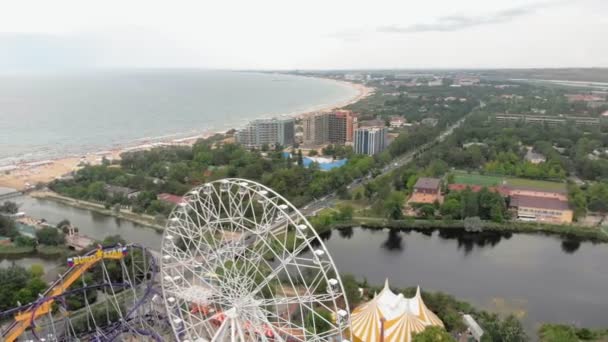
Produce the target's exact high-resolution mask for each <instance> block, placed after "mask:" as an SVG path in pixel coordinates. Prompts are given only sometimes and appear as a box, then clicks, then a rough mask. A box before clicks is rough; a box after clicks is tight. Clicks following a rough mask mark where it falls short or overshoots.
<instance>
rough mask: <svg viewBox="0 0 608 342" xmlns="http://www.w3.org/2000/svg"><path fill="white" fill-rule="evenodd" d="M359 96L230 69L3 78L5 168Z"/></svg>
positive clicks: (318, 83)
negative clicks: (21, 162) (12, 164)
mask: <svg viewBox="0 0 608 342" xmlns="http://www.w3.org/2000/svg"><path fill="white" fill-rule="evenodd" d="M356 94H357V91H356V90H355V89H353V88H352V87H349V86H347V85H343V84H339V83H336V82H332V81H329V80H322V79H314V78H305V77H298V76H289V75H277V74H263V73H249V72H231V71H201V70H132V71H129V70H124V71H104V72H82V73H71V74H46V75H19V76H0V165H7V164H11V163H15V162H19V161H29V160H41V159H47V158H54V157H59V156H67V155H77V154H82V153H85V152H91V151H99V150H107V149H111V148H116V147H118V146H135V145H138V144H142V143H144V142H150V141H158V140H160V139H172V138H180V137H189V136H194V135H197V134H201V133H205V132H209V131H220V130H226V129H229V128H237V127H241V126H243V125H244V124H246V123H247V121H249V120H251V119H254V118H260V117H268V116H273V115H280V114H289V113H295V112H303V111H307V110H312V109H315V108H320V107H322V106H325V105H328V104H334V103H340V102H343V101H346V100H349V99H351V98H353V97H354V96H355V95H356Z"/></svg>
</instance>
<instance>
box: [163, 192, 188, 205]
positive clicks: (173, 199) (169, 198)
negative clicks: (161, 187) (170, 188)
mask: <svg viewBox="0 0 608 342" xmlns="http://www.w3.org/2000/svg"><path fill="white" fill-rule="evenodd" d="M157 197H158V199H159V200H161V201H164V202H168V203H173V204H181V203H183V202H184V198H183V197H181V196H177V195H173V194H167V193H162V194H158V196H157Z"/></svg>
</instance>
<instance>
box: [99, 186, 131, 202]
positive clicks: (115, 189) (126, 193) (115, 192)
mask: <svg viewBox="0 0 608 342" xmlns="http://www.w3.org/2000/svg"><path fill="white" fill-rule="evenodd" d="M103 189H104V190H105V191H106V192H107V193H108V194H109V195H110V196H112V197H118V196H122V197H126V198H128V199H131V198H135V197H137V195H139V191H137V190H134V189H131V188H127V187H124V186H116V185H110V184H105V185H104V186H103Z"/></svg>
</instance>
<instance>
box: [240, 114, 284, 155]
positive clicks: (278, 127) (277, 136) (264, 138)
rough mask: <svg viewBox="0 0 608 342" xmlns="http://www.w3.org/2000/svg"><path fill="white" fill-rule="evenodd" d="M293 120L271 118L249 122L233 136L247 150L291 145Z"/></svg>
mask: <svg viewBox="0 0 608 342" xmlns="http://www.w3.org/2000/svg"><path fill="white" fill-rule="evenodd" d="M294 133H295V129H294V119H293V118H272V119H258V120H253V121H251V122H250V123H249V124H248V125H247V126H246V127H245V128H243V129H242V130H239V131H238V132H236V134H235V140H236V142H237V143H239V144H242V145H244V146H245V147H247V148H260V147H262V146H263V145H269V146H271V145H276V144H280V145H282V146H287V145H293V142H294Z"/></svg>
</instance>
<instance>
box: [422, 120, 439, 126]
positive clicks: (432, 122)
mask: <svg viewBox="0 0 608 342" xmlns="http://www.w3.org/2000/svg"><path fill="white" fill-rule="evenodd" d="M420 122H421V123H422V124H423V125H426V126H431V127H435V126H437V123H438V122H439V120H437V119H435V118H424V119H422V121H420Z"/></svg>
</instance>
